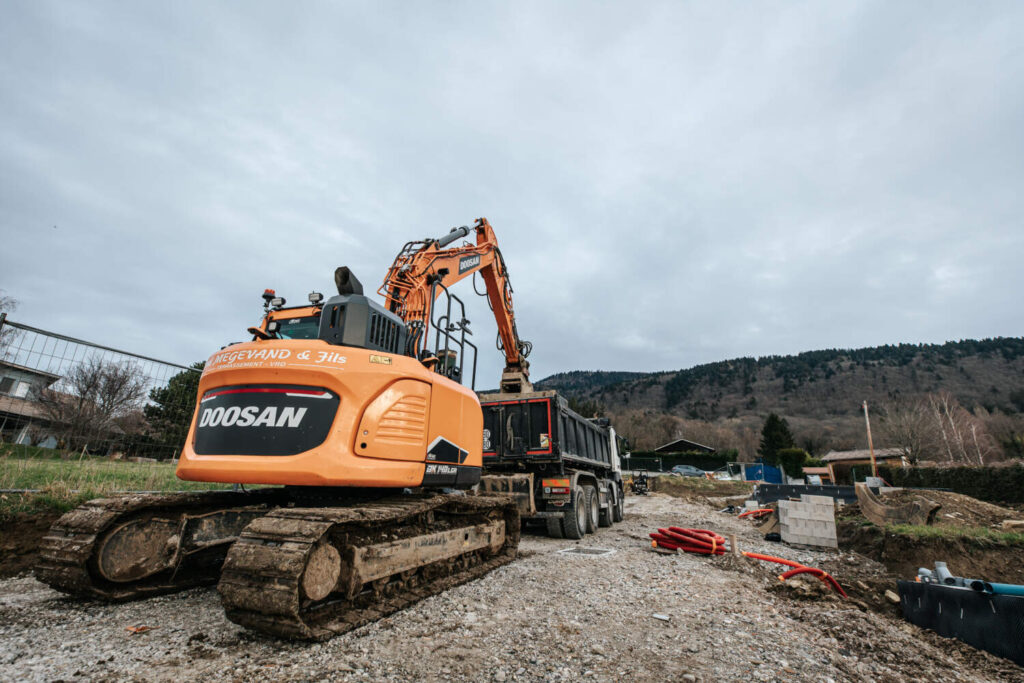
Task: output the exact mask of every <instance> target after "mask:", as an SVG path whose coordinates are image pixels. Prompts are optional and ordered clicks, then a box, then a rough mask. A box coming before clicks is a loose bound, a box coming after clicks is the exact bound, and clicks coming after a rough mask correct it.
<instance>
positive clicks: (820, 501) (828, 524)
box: [779, 494, 839, 548]
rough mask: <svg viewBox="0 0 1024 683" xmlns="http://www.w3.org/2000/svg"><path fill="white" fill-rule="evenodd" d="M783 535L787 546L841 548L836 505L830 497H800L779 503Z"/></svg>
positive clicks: (780, 527)
mask: <svg viewBox="0 0 1024 683" xmlns="http://www.w3.org/2000/svg"><path fill="white" fill-rule="evenodd" d="M779 532H780V533H781V534H782V540H783V541H785V542H786V543H795V544H797V545H811V546H819V547H825V548H838V547H839V541H838V539H837V538H836V507H835V501H834V500H833V499H832V498H830V497H829V496H809V495H806V494H805V495H802V496H800V500H799V501H795V500H780V501H779Z"/></svg>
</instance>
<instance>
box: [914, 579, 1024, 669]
mask: <svg viewBox="0 0 1024 683" xmlns="http://www.w3.org/2000/svg"><path fill="white" fill-rule="evenodd" d="M899 593H900V607H901V608H902V609H903V618H904V619H906V620H907V621H909V622H910V623H912V624H916V625H917V626H920V627H921V628H929V629H931V630H933V631H935V632H936V633H938V634H939V635H940V636H945V637H946V638H957V639H958V640H962V641H964V642H965V643H967V644H968V645H972V646H974V647H976V648H978V649H979V650H985V651H986V652H991V653H992V654H994V655H998V656H1000V657H1005V658H1006V659H1009V660H1011V661H1013V662H1016V663H1017V664H1020V665H1024V597H1018V596H1014V595H989V594H986V593H979V592H978V591H974V590H971V589H969V588H956V587H954V586H943V585H941V584H935V583H917V582H915V581H900V582H899Z"/></svg>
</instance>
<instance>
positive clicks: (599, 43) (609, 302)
mask: <svg viewBox="0 0 1024 683" xmlns="http://www.w3.org/2000/svg"><path fill="white" fill-rule="evenodd" d="M4 18H5V20H4V21H3V22H0V104H2V107H0V237H2V242H3V249H2V250H0V287H3V288H4V289H6V290H7V291H8V292H9V293H10V294H11V295H13V296H15V297H16V298H18V299H20V300H21V301H22V306H21V309H20V310H19V313H18V317H19V318H20V319H22V320H23V321H25V322H28V323H31V324H35V325H38V326H41V327H45V328H48V329H54V330H58V331H61V332H64V333H67V334H73V335H78V336H82V337H85V338H88V339H94V340H96V341H100V342H103V343H108V344H113V345H116V346H122V347H127V348H130V349H133V350H139V351H146V352H148V353H151V354H153V355H156V356H159V357H164V358H167V359H169V360H174V361H179V362H188V361H192V360H196V359H199V358H203V357H205V356H206V355H208V354H209V353H210V352H212V351H213V350H215V349H216V348H218V347H219V346H221V345H222V344H223V343H226V342H228V341H233V340H238V339H241V338H243V337H244V332H243V330H244V328H245V327H247V326H248V325H250V324H252V322H253V321H254V319H255V318H256V317H257V315H258V313H259V303H260V302H259V297H258V295H259V294H260V292H262V290H263V288H264V287H275V288H277V289H278V291H279V292H282V293H284V294H285V295H286V296H288V298H289V299H291V300H292V301H296V300H302V299H303V298H304V297H305V294H306V293H307V292H308V291H310V290H311V289H320V290H327V289H329V287H330V277H331V273H332V271H333V268H334V267H335V266H337V265H341V264H348V265H350V266H351V267H353V268H354V269H355V270H356V272H357V274H358V275H359V276H360V278H361V279H362V280H363V281H364V282H365V283H367V284H371V285H374V286H375V285H376V284H377V283H378V282H379V281H380V279H381V278H382V277H383V275H384V272H385V269H386V267H387V265H388V264H389V263H390V261H391V258H392V257H393V256H394V253H395V252H396V251H397V250H398V248H399V247H400V246H401V245H402V244H403V243H404V242H405V241H407V240H409V239H415V238H421V237H425V236H428V235H436V234H441V233H443V232H446V231H447V230H448V228H449V227H450V226H452V225H457V224H464V223H469V222H471V221H472V220H473V219H474V218H476V217H477V216H487V217H488V218H489V219H490V220H491V222H492V223H493V224H494V225H495V228H496V230H497V231H498V235H499V239H500V240H501V243H502V248H503V251H504V253H505V256H506V259H507V261H508V264H509V267H510V269H511V272H512V277H513V284H514V285H515V287H516V303H517V310H518V314H519V321H520V322H519V325H520V331H521V332H522V334H523V335H524V336H525V337H527V338H530V339H532V340H533V341H534V342H535V344H536V351H535V353H534V356H533V358H532V360H533V362H534V375H535V377H542V376H544V375H547V374H550V373H552V372H556V371H559V370H563V369H574V368H607V369H636V370H655V369H673V368H679V367H685V366H689V365H692V364H695V363H699V362H706V361H712V360H718V359H723V358H728V357H733V356H738V355H762V354H769V353H789V352H796V351H801V350H806V349H811V348H821V347H833V346H858V345H869V344H881V343H888V342H899V341H943V340H946V339H954V338H961V337H982V336H992V335H1019V334H1022V333H1024V313H1022V309H1021V306H1020V305H1019V295H1018V292H1020V291H1021V290H1022V285H1024V274H1022V270H1021V268H1020V267H1019V261H1020V256H1021V254H1022V253H1024V229H1022V226H1021V219H1020V215H1021V213H1022V211H1021V209H1022V208H1024V207H1022V202H1021V199H1020V190H1019V188H1020V187H1022V186H1024V184H1022V181H1024V162H1022V161H1021V159H1022V158H1024V155H1022V152H1024V149H1022V147H1024V145H1022V142H1024V137H1022V136H1024V134H1022V132H1021V131H1022V126H1021V122H1022V121H1024V88H1022V86H1024V82H1022V81H1024V68H1022V67H1024V54H1022V52H1021V50H1020V48H1019V33H1020V28H1021V25H1022V21H1021V20H1022V19H1024V9H1022V8H1021V7H1019V6H1017V5H1015V4H1010V3H1002V4H999V3H992V4H975V5H963V4H961V3H938V4H936V3H932V4H929V5H927V6H925V5H921V4H911V3H905V4H902V5H892V4H891V3H857V4H854V3H847V4H841V5H822V4H818V3H806V4H805V3H787V4H775V5H768V4H762V5H758V6H756V7H754V8H750V7H744V8H740V7H728V6H726V7H722V6H712V5H703V4H694V5H682V4H680V3H645V4H643V5H636V4H635V3H618V4H604V5H594V4H592V3H561V4H557V5H554V6H552V5H550V4H546V3H513V4H507V5H504V6H503V5H499V4H490V5H487V4H484V3H445V4H434V5H430V6H426V5H424V6H421V7H416V6H406V5H402V6H400V5H397V4H393V5H380V4H370V3H367V4H346V5H344V6H339V5H335V4H327V3H324V4H304V5H302V6H300V7H299V8H298V9H296V8H292V7H285V6H283V5H279V4H275V3H246V4H245V5H244V6H243V5H229V4H227V3H225V4H222V5H219V6H210V5H209V4H208V3H195V4H191V5H189V4H180V3H176V4H175V5H174V6H173V7H170V6H162V5H158V4H150V5H142V4H138V3H136V4H128V5H126V4H124V3H89V4H81V3H45V2H23V3H8V4H7V5H6V6H5V10H4ZM54 226H56V227H54ZM460 293H461V294H463V295H464V298H473V297H472V295H471V292H470V288H469V286H468V283H467V285H466V286H465V287H464V288H462V290H461V291H460ZM471 313H472V314H471V316H470V317H471V318H473V320H474V321H475V323H476V324H475V325H474V330H475V332H476V337H477V338H476V341H477V342H478V343H479V344H481V346H482V347H483V353H482V355H481V362H482V364H481V368H480V375H481V384H482V385H484V386H487V385H491V384H494V382H495V381H496V377H497V372H498V371H499V370H500V366H501V363H500V359H499V358H498V356H497V353H496V352H495V351H493V350H492V349H493V346H492V342H491V339H492V337H493V334H494V326H493V323H492V322H491V321H490V320H489V313H488V311H487V308H486V306H485V305H484V304H483V303H482V302H481V301H479V300H477V301H473V302H472V303H471ZM488 378H490V379H488Z"/></svg>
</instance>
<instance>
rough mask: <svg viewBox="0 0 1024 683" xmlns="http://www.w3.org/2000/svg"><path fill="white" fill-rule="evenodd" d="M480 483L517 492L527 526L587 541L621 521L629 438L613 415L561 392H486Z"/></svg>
mask: <svg viewBox="0 0 1024 683" xmlns="http://www.w3.org/2000/svg"><path fill="white" fill-rule="evenodd" d="M480 405H481V407H482V408H483V413H484V439H483V464H484V475H483V477H482V479H481V482H480V488H481V490H483V491H486V492H496V493H508V494H512V495H513V496H515V498H516V502H517V505H518V507H519V514H520V516H521V517H522V519H523V520H524V521H526V523H527V524H531V523H538V524H539V523H543V526H545V527H546V529H547V533H548V535H549V536H552V537H554V538H570V539H580V538H583V536H584V534H587V533H593V532H595V531H597V529H598V527H608V526H611V525H612V524H614V523H616V522H621V521H622V519H623V516H624V513H623V507H624V502H625V491H624V487H623V482H622V468H621V464H620V460H619V457H620V456H619V453H620V448H621V447H622V446H623V444H624V442H623V440H622V439H620V438H619V437H618V436H617V435H616V433H615V429H614V428H613V427H612V426H611V424H610V423H609V421H608V420H607V419H605V418H592V419H588V418H585V417H583V416H582V415H580V414H578V413H577V412H575V411H574V410H572V409H571V408H570V407H569V402H568V401H567V399H566V398H565V397H564V396H561V395H560V394H558V392H556V391H527V392H519V393H506V392H501V393H492V394H481V395H480Z"/></svg>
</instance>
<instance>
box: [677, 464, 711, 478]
mask: <svg viewBox="0 0 1024 683" xmlns="http://www.w3.org/2000/svg"><path fill="white" fill-rule="evenodd" d="M670 471H671V472H672V474H678V475H680V476H683V477H703V476H704V470H702V469H700V468H699V467H694V466H693V465H676V466H675V467H673V468H672V469H671V470H670Z"/></svg>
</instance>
